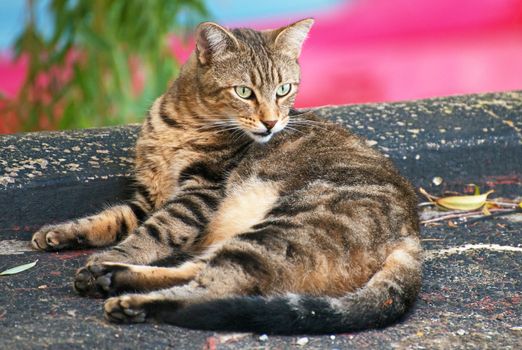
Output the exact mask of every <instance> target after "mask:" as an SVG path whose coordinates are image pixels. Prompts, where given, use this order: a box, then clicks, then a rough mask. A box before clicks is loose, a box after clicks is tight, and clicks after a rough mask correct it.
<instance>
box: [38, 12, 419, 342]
mask: <svg viewBox="0 0 522 350" xmlns="http://www.w3.org/2000/svg"><path fill="white" fill-rule="evenodd" d="M312 24H313V20H312V19H304V20H301V21H299V22H296V23H294V24H291V25H289V26H287V27H284V28H280V29H276V30H266V31H254V30H251V29H233V30H228V29H225V28H223V27H221V26H219V25H218V24H215V23H211V22H206V23H202V24H200V25H199V27H198V28H197V32H196V48H195V51H194V53H193V54H192V56H191V57H190V59H189V60H188V62H187V63H186V64H185V65H184V66H183V67H182V70H181V72H180V75H179V77H178V78H177V80H176V81H174V82H173V83H172V85H171V86H170V88H169V89H168V91H167V92H166V93H165V94H164V95H162V96H161V97H159V98H158V99H157V100H156V101H155V102H154V104H153V105H152V107H151V109H150V111H149V113H148V116H147V118H146V120H145V122H144V124H143V126H142V129H141V133H140V136H139V139H138V141H137V145H136V160H135V166H136V169H135V183H136V186H135V194H134V197H133V199H132V200H131V201H129V202H128V203H127V204H121V205H116V206H113V207H110V208H108V209H106V210H103V211H101V212H100V213H98V214H96V215H92V216H88V217H84V218H81V219H77V220H73V221H69V222H65V223H62V224H59V225H50V226H44V227H43V228H41V229H40V230H39V231H38V232H36V233H35V234H34V236H33V238H32V244H33V245H34V247H35V248H37V249H42V250H48V251H55V250H61V249H73V248H82V247H104V246H110V245H112V247H111V248H109V249H108V250H105V251H103V252H101V253H97V254H94V255H92V256H90V258H89V259H88V261H87V264H86V265H85V267H83V268H81V269H79V270H78V272H77V273H76V277H75V281H74V288H75V289H76V291H77V292H78V293H80V294H81V295H85V296H93V297H107V296H108V297H110V298H109V299H107V300H106V302H105V305H104V311H105V317H106V318H107V319H108V320H109V321H112V322H120V323H133V322H145V321H148V320H156V321H159V322H167V323H171V324H174V325H178V326H183V327H189V328H197V329H211V330H226V331H254V332H266V333H279V334H293V333H294V334H295V333H333V332H347V331H353V330H359V329H365V328H368V327H381V326H384V325H386V324H389V323H391V322H393V321H396V320H397V319H399V318H400V317H401V316H402V315H403V314H404V313H405V312H406V310H407V309H408V308H409V307H410V305H412V303H413V302H414V300H415V298H416V295H417V293H418V291H419V287H420V284H421V247H420V244H419V238H418V231H419V226H418V218H417V212H416V196H415V193H414V191H413V190H412V187H411V185H410V184H409V183H408V182H407V181H406V180H405V179H404V178H403V177H401V176H400V175H399V173H398V172H397V170H396V169H395V168H394V166H393V165H392V163H391V162H390V161H389V160H387V159H386V158H385V157H384V156H383V155H381V154H380V153H378V152H377V151H376V150H374V149H372V148H370V147H368V146H367V145H366V144H365V141H364V140H362V139H361V138H359V137H357V136H355V135H353V134H351V133H350V132H349V131H347V130H345V129H344V128H342V127H341V126H338V125H336V124H333V123H330V122H328V121H325V120H322V119H320V118H318V117H317V116H314V113H313V111H308V112H302V111H301V112H298V111H295V110H293V109H292V106H293V103H294V99H295V96H296V93H297V90H298V87H299V80H300V68H299V65H298V62H297V59H298V56H299V54H300V51H301V46H302V44H303V41H304V40H305V38H306V36H307V35H308V32H309V30H310V28H311V26H312ZM113 244H115V245H113Z"/></svg>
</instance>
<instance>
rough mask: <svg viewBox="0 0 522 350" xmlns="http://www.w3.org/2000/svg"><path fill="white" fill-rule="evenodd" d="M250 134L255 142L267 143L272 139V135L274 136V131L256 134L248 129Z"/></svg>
mask: <svg viewBox="0 0 522 350" xmlns="http://www.w3.org/2000/svg"><path fill="white" fill-rule="evenodd" d="M247 134H248V136H250V137H251V138H252V139H253V140H254V141H255V142H258V143H267V142H268V141H270V139H271V138H272V136H274V133H273V132H271V133H268V134H266V133H262V134H261V133H259V134H255V133H253V132H250V131H248V132H247Z"/></svg>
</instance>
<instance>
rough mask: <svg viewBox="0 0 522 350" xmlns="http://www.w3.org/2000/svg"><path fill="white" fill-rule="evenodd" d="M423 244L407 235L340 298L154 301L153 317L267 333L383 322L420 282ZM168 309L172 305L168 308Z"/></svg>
mask: <svg viewBox="0 0 522 350" xmlns="http://www.w3.org/2000/svg"><path fill="white" fill-rule="evenodd" d="M421 260H422V256H421V248H420V245H419V242H418V240H417V239H412V238H407V239H405V240H404V244H401V245H400V246H398V247H397V248H395V249H394V250H393V251H392V252H391V253H390V255H388V257H387V258H386V260H385V262H384V265H383V268H382V269H381V270H380V271H378V272H377V273H376V274H375V275H374V276H373V277H372V278H371V279H370V280H369V281H368V283H367V284H366V285H365V286H364V287H362V288H361V289H359V290H357V291H356V292H353V293H349V294H347V295H345V296H342V297H339V298H333V297H315V296H304V295H295V294H288V295H286V296H278V297H270V298H264V297H256V296H252V297H233V298H227V299H219V300H211V301H207V302H202V303H197V304H190V305H188V306H185V307H182V308H181V309H173V308H172V307H170V308H169V304H168V303H165V304H163V305H156V308H155V309H156V310H155V311H156V312H155V318H156V319H158V320H161V321H164V322H168V323H171V324H174V325H177V326H181V327H187V328H194V329H207V330H216V331H234V332H256V333H268V334H304V333H306V334H324V333H343V332H351V331H357V330H362V329H368V328H377V327H383V326H386V325H388V324H390V323H393V322H395V321H397V320H399V319H400V318H401V317H402V316H403V315H404V314H405V313H406V311H407V310H408V309H409V308H410V306H411V305H412V304H413V303H414V302H415V299H416V297H417V294H418V292H419V289H420V285H421ZM169 309H170V310H169Z"/></svg>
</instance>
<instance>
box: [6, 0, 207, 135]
mask: <svg viewBox="0 0 522 350" xmlns="http://www.w3.org/2000/svg"><path fill="white" fill-rule="evenodd" d="M27 5H28V10H27V11H28V13H27V16H28V18H27V22H26V24H25V27H24V30H23V32H22V33H21V34H20V36H19V37H18V39H17V41H16V46H15V50H16V54H17V56H18V57H24V58H26V59H27V60H28V71H27V76H26V80H25V82H24V85H23V88H22V89H21V92H20V94H19V96H18V98H17V99H16V101H14V103H13V104H11V106H10V107H11V108H13V109H14V111H13V112H14V113H16V115H17V116H18V117H19V119H20V120H21V123H22V125H21V127H22V129H23V130H26V131H27V130H37V129H39V128H41V127H42V126H43V127H44V128H46V129H54V128H59V129H67V128H84V127H91V126H102V125H114V124H122V123H127V122H134V121H138V120H140V119H141V118H142V116H143V115H144V113H145V111H146V109H147V108H148V107H149V106H150V104H151V103H152V102H153V100H154V99H155V98H156V97H157V96H159V95H160V94H161V93H163V92H164V90H165V88H166V87H167V85H168V82H169V81H170V80H172V79H173V78H175V76H176V75H177V70H178V65H177V63H176V61H175V59H174V58H173V57H172V53H171V50H170V47H169V43H168V34H169V33H170V32H171V31H173V30H174V31H175V30H178V31H179V30H180V29H183V28H184V27H186V25H185V26H184V25H181V24H180V22H181V18H182V17H183V18H184V19H185V23H190V19H193V20H194V19H200V18H201V17H202V16H204V15H205V14H206V11H205V7H204V1H203V0H51V1H50V3H49V9H48V10H49V12H50V14H51V16H52V22H53V28H52V33H51V35H44V34H43V33H42V31H41V29H39V28H38V26H37V22H38V19H37V18H36V17H35V15H36V11H35V3H34V1H33V0H28V2H27ZM187 19H189V20H187ZM191 24H192V25H193V24H194V21H192V23H191ZM137 80H141V81H142V83H141V84H140V83H137V82H136V81H137Z"/></svg>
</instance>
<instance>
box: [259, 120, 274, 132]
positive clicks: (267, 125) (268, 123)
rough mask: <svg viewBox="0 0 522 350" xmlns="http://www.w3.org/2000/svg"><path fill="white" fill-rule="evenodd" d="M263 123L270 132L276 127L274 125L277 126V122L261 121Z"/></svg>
mask: <svg viewBox="0 0 522 350" xmlns="http://www.w3.org/2000/svg"><path fill="white" fill-rule="evenodd" d="M261 123H263V125H264V126H266V128H267V129H268V130H270V129H272V128H273V127H274V125H276V123H277V120H261Z"/></svg>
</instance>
